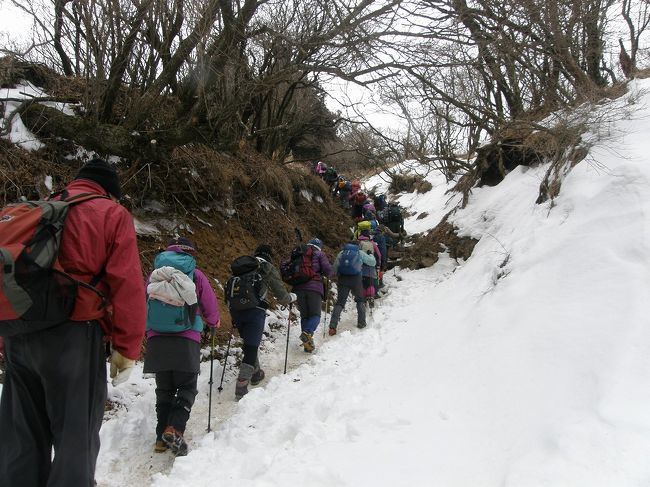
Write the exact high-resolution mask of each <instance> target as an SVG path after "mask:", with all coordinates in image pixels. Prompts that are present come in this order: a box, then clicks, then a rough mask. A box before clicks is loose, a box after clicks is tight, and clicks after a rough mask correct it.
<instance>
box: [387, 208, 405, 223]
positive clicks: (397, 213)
mask: <svg viewBox="0 0 650 487" xmlns="http://www.w3.org/2000/svg"><path fill="white" fill-rule="evenodd" d="M401 220H402V210H401V209H400V207H399V206H398V205H390V206H389V207H388V210H387V211H386V223H393V222H399V221H401Z"/></svg>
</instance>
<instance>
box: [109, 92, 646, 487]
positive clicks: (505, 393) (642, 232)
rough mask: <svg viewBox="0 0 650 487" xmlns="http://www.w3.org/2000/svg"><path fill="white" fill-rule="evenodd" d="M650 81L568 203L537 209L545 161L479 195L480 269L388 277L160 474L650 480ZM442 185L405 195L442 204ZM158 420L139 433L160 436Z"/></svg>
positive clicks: (432, 482)
mask: <svg viewBox="0 0 650 487" xmlns="http://www.w3.org/2000/svg"><path fill="white" fill-rule="evenodd" d="M649 88H650V81H648V80H643V81H639V82H638V83H637V84H634V85H633V86H632V90H633V93H635V95H633V96H628V97H625V98H624V99H621V100H618V101H616V102H615V103H617V104H619V105H625V104H627V105H629V104H630V102H631V101H634V102H635V104H634V107H635V108H636V109H637V110H636V112H634V115H633V117H632V118H626V117H623V119H621V120H618V121H616V122H615V123H613V124H612V125H611V126H610V127H609V129H608V131H609V133H610V134H611V136H609V137H607V138H601V140H595V145H594V147H593V148H592V150H591V153H590V157H589V158H588V159H587V160H585V161H583V162H581V163H580V164H578V165H577V166H576V167H575V168H574V169H573V170H572V172H571V173H570V174H569V175H568V176H567V177H566V179H565V180H564V183H563V186H562V190H561V193H560V195H559V197H558V198H557V199H556V200H555V205H554V207H552V208H551V206H550V204H544V205H536V204H535V203H534V202H535V199H536V197H537V193H538V188H539V183H540V181H541V180H542V178H543V176H544V173H545V170H546V169H547V168H546V167H537V168H518V169H516V170H514V171H513V172H512V173H510V174H509V175H508V176H507V177H506V179H505V180H504V181H503V182H502V183H501V184H499V185H498V186H497V187H493V188H487V187H486V188H481V189H477V190H475V191H474V192H473V195H472V197H471V200H470V203H469V205H468V206H467V208H466V209H464V210H461V211H458V212H457V213H456V214H455V215H454V216H453V217H452V221H453V222H454V223H455V224H456V225H457V226H458V227H459V228H461V230H462V232H463V233H464V234H466V235H471V236H473V237H475V238H477V239H480V240H479V243H478V244H477V245H476V247H475V249H474V253H473V255H472V257H471V258H470V259H469V260H468V261H467V262H456V261H454V260H451V259H449V258H448V257H445V256H443V257H441V259H440V260H439V261H438V263H437V264H436V265H435V266H434V267H433V268H430V269H424V270H419V271H404V270H399V271H398V272H397V276H393V273H392V272H390V273H389V274H388V280H389V284H390V286H391V292H390V294H389V296H388V297H387V298H386V299H385V300H383V302H382V304H381V306H380V307H379V308H378V309H376V310H375V313H374V317H373V321H374V323H373V325H372V326H370V327H368V328H367V329H364V330H361V331H358V330H356V329H355V328H354V327H352V326H351V323H352V321H353V317H352V315H351V314H350V310H347V313H348V314H347V315H345V316H346V317H347V318H346V319H347V321H345V322H344V325H345V326H344V327H347V328H348V329H349V330H350V331H346V332H343V333H340V334H339V335H337V336H335V337H331V338H328V339H327V340H326V342H325V343H324V344H323V345H322V346H321V347H320V348H319V349H318V352H317V354H315V355H314V356H313V357H311V358H310V359H309V360H308V361H307V362H306V363H304V364H303V365H300V366H298V367H297V368H295V369H294V370H293V371H291V373H289V374H287V375H286V376H282V375H279V376H276V377H274V378H272V379H271V380H270V381H269V382H268V383H267V384H266V386H265V387H264V388H257V389H255V390H253V391H252V392H251V393H250V394H249V395H248V396H246V397H245V398H244V399H243V400H242V401H241V402H239V403H238V404H237V405H236V407H234V408H233V412H232V414H231V415H230V416H229V417H227V418H225V419H224V420H223V421H222V422H221V423H220V424H219V426H218V428H216V431H215V432H213V433H210V434H207V435H205V436H203V438H202V439H201V441H200V443H199V444H197V445H195V446H194V448H193V450H192V451H191V452H190V454H189V456H187V457H184V458H178V459H176V460H175V462H174V465H173V467H172V468H171V470H170V471H169V472H168V473H165V474H158V475H155V476H154V480H153V484H152V485H153V486H155V487H172V486H173V487H185V486H187V487H190V486H191V487H208V486H209V487H212V486H214V485H219V486H221V487H227V486H237V487H248V486H264V487H270V486H278V487H279V486H282V487H292V486H301V487H302V486H310V487H311V486H323V487H332V486H354V487H362V486H372V487H380V486H387V487H388V486H391V487H393V486H395V485H407V486H443V487H456V486H457V487H469V486H486V487H492V486H494V487H497V486H500V487H503V486H507V487H524V486H554V487H561V486H567V487H581V486H584V487H594V486H603V487H605V486H626V487H629V486H642V485H644V486H647V485H649V484H650V461H649V459H650V318H649V317H650V299H649V298H650V296H649V294H650V156H648V154H650V137H649V136H648V134H650V109H648V107H646V104H648V102H650V96H648V95H647V94H646V93H645V90H648V89H649ZM620 113H623V111H621V112H620ZM594 132H597V130H596V127H594ZM594 137H595V136H594ZM429 179H430V181H431V182H432V184H433V186H434V190H433V191H431V192H429V193H426V194H424V195H421V196H419V197H414V196H409V197H405V198H403V199H402V202H403V203H408V204H409V205H410V206H411V209H412V210H413V211H414V212H416V214H417V213H420V212H422V211H427V212H428V213H429V214H431V215H441V214H444V213H446V212H447V211H448V210H449V209H450V207H449V206H447V207H445V205H446V204H448V203H447V200H448V198H449V196H445V195H444V191H442V189H444V188H443V183H442V180H441V179H438V178H437V176H435V175H431V176H429ZM436 223H437V221H430V224H431V226H433V225H435V224H436ZM421 224H422V222H421V221H420V222H416V221H415V220H411V221H408V222H407V229H409V228H410V229H411V230H412V229H413V228H416V225H421ZM396 277H399V278H400V280H398V279H397V278H396ZM348 307H350V306H348ZM294 341H295V340H294ZM292 350H293V349H292ZM277 353H280V350H277ZM294 353H295V352H294ZM203 386H205V382H204V381H203ZM202 392H205V391H202ZM230 392H231V391H230ZM136 413H137V411H136ZM151 414H153V411H151ZM111 421H113V420H111ZM109 423H110V421H109ZM144 426H146V427H143V428H142V429H140V430H137V429H136V431H133V432H131V433H129V434H132V435H134V436H135V435H137V436H138V437H148V438H151V439H153V431H152V424H151V422H149V423H147V424H145V425H144ZM128 439H129V438H128V436H127V438H126V439H125V441H128ZM108 448H110V445H108ZM101 460H102V457H101V456H100V462H101ZM124 461H132V460H128V459H125V460H124ZM102 475H106V476H110V469H109V471H106V470H104V471H103V474H102ZM98 480H99V481H100V484H101V483H102V478H101V476H98ZM133 485H136V484H133ZM137 485H141V484H137Z"/></svg>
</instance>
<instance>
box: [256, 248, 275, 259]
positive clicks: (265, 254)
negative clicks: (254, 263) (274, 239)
mask: <svg viewBox="0 0 650 487" xmlns="http://www.w3.org/2000/svg"><path fill="white" fill-rule="evenodd" d="M255 257H261V258H262V259H264V260H265V261H267V262H271V261H272V260H273V249H271V246H270V245H267V244H262V245H258V246H257V248H256V249H255Z"/></svg>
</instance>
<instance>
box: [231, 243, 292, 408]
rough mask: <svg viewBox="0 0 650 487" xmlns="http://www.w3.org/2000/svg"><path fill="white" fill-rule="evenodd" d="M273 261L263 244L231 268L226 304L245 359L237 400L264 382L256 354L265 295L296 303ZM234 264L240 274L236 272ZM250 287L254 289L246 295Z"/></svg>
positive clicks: (284, 301) (281, 301) (265, 306)
mask: <svg viewBox="0 0 650 487" xmlns="http://www.w3.org/2000/svg"><path fill="white" fill-rule="evenodd" d="M272 261H273V249H272V248H271V246H270V245H266V244H263V245H260V246H258V247H257V249H256V250H255V255H254V257H250V256H242V257H239V258H238V259H235V261H233V263H232V264H231V268H232V270H233V274H234V275H233V277H232V278H231V279H230V280H229V281H228V283H227V284H226V301H227V303H228V307H229V309H230V314H231V316H232V321H233V326H235V327H236V329H237V331H239V335H240V336H241V338H242V340H243V341H244V346H243V351H244V357H243V359H242V363H241V366H240V368H239V376H238V378H237V385H236V386H235V398H236V399H237V400H239V399H241V398H242V397H244V396H245V395H246V394H247V393H248V386H249V385H257V384H259V383H260V382H261V381H262V380H263V379H264V370H263V369H261V368H260V363H259V357H258V352H259V346H260V343H261V342H262V334H263V332H264V323H265V321H266V309H267V308H268V307H269V303H268V301H267V295H268V291H271V293H272V294H273V296H275V298H276V299H277V301H278V302H279V303H280V304H281V305H284V306H287V305H289V304H290V303H293V302H295V301H296V295H295V294H294V293H289V292H287V290H286V289H285V287H284V285H283V283H282V279H281V278H280V274H279V272H278V269H277V268H276V267H275V266H274V265H273V264H272ZM237 263H239V267H241V270H237ZM247 283H249V284H247ZM249 286H252V287H253V289H251V290H250V291H246V288H247V287H249ZM244 294H246V295H247V296H244Z"/></svg>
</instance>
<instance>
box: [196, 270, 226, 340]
mask: <svg viewBox="0 0 650 487" xmlns="http://www.w3.org/2000/svg"><path fill="white" fill-rule="evenodd" d="M194 281H195V282H196V295H197V298H198V300H199V307H200V308H201V316H203V319H204V320H205V321H206V323H207V324H208V326H209V327H211V328H216V327H218V326H219V324H220V322H221V313H220V312H219V300H218V299H217V295H216V294H215V293H214V290H213V289H212V286H210V281H209V280H208V278H207V277H206V275H205V274H203V272H202V271H201V270H199V269H195V270H194Z"/></svg>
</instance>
